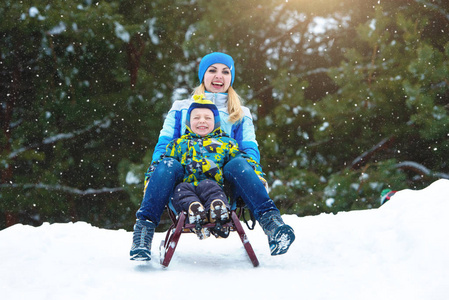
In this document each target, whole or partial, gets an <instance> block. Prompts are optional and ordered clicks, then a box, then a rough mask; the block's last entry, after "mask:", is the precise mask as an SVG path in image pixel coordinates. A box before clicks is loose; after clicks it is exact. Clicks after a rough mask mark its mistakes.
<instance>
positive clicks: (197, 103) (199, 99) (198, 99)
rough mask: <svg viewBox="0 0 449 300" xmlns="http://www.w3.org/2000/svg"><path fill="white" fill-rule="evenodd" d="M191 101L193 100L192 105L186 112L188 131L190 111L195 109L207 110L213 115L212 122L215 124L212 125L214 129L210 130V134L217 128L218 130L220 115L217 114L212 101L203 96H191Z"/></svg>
mask: <svg viewBox="0 0 449 300" xmlns="http://www.w3.org/2000/svg"><path fill="white" fill-rule="evenodd" d="M193 99H194V101H193V103H192V104H191V105H190V107H189V109H188V110H187V115H186V126H187V127H188V128H189V129H190V113H191V112H192V110H194V109H195V108H208V109H210V110H211V111H212V113H213V114H214V122H215V123H214V129H213V130H212V132H214V131H215V130H216V129H217V128H220V114H219V112H218V108H217V106H215V104H214V103H213V102H212V101H210V100H207V99H206V98H204V96H203V95H195V96H193Z"/></svg>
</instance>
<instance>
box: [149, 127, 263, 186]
mask: <svg viewBox="0 0 449 300" xmlns="http://www.w3.org/2000/svg"><path fill="white" fill-rule="evenodd" d="M187 131H188V133H187V134H185V135H183V136H181V137H180V138H179V139H176V140H174V141H172V142H171V143H170V144H169V145H168V146H167V152H166V153H165V155H164V157H172V158H174V159H176V160H177V161H179V162H180V163H181V164H182V166H183V167H184V171H185V172H184V180H183V181H184V182H190V183H192V184H193V185H197V184H198V182H200V181H201V180H204V179H212V180H215V181H216V182H218V184H219V185H220V186H223V167H224V165H225V164H226V163H227V162H228V161H230V160H231V159H233V158H236V157H243V158H245V159H246V160H247V161H248V162H249V163H250V165H251V166H252V167H253V168H254V170H255V171H256V174H258V175H259V176H262V170H261V168H260V166H259V164H258V163H257V162H256V161H255V160H254V159H252V158H251V157H250V156H249V155H247V154H245V153H243V152H241V151H239V148H238V146H237V143H236V141H235V140H234V139H232V138H231V137H229V135H228V134H227V133H225V132H223V131H222V130H221V129H220V128H217V129H215V130H214V131H213V132H212V133H210V134H208V135H206V136H205V137H201V136H199V135H197V134H195V133H193V132H192V131H191V130H190V128H187ZM148 175H151V174H148Z"/></svg>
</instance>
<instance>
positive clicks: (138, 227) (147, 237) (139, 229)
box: [129, 220, 156, 261]
mask: <svg viewBox="0 0 449 300" xmlns="http://www.w3.org/2000/svg"><path fill="white" fill-rule="evenodd" d="M155 228H156V225H155V224H154V223H153V222H151V221H146V220H137V221H136V224H135V225H134V233H133V244H132V246H131V251H130V252H129V254H130V255H131V260H140V261H143V260H151V242H152V241H153V235H154V230H155Z"/></svg>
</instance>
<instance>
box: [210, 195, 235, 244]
mask: <svg viewBox="0 0 449 300" xmlns="http://www.w3.org/2000/svg"><path fill="white" fill-rule="evenodd" d="M209 221H210V222H211V223H215V227H214V228H212V229H211V231H212V233H213V235H214V236H215V237H216V238H227V237H228V236H229V231H230V229H229V227H223V224H225V223H226V222H228V221H229V210H228V208H227V207H226V204H225V203H224V202H223V201H222V200H220V199H215V200H213V201H212V203H211V204H210V218H209Z"/></svg>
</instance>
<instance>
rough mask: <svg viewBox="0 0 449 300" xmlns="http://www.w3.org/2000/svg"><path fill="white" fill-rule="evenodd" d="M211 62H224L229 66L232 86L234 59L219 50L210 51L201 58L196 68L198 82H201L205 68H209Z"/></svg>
mask: <svg viewBox="0 0 449 300" xmlns="http://www.w3.org/2000/svg"><path fill="white" fill-rule="evenodd" d="M213 64H224V65H226V66H227V67H228V68H229V70H231V86H232V84H233V83H234V79H235V67H234V60H233V59H232V57H231V56H230V55H227V54H225V53H221V52H213V53H210V54H208V55H206V56H204V57H203V58H202V59H201V62H200V67H199V70H198V78H199V79H200V82H203V78H204V73H206V70H207V68H209V67H210V66H212V65H213Z"/></svg>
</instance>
